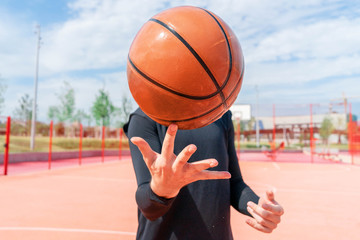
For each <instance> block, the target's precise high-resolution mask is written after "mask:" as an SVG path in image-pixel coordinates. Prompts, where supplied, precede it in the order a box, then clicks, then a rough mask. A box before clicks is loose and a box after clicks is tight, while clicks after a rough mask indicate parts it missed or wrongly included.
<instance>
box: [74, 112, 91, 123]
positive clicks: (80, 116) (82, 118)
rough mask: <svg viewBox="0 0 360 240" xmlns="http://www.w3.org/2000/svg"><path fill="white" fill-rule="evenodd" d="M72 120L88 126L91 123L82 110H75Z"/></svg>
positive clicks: (89, 117) (88, 116)
mask: <svg viewBox="0 0 360 240" xmlns="http://www.w3.org/2000/svg"><path fill="white" fill-rule="evenodd" d="M74 120H75V121H78V122H79V123H83V122H84V121H86V123H87V125H88V126H89V125H90V123H91V116H90V115H89V114H87V113H86V112H85V111H84V110H82V109H81V110H77V112H76V113H75V115H74Z"/></svg>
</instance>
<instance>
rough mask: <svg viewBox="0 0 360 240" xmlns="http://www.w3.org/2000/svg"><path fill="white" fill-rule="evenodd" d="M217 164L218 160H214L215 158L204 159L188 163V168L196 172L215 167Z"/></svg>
mask: <svg viewBox="0 0 360 240" xmlns="http://www.w3.org/2000/svg"><path fill="white" fill-rule="evenodd" d="M217 165H218V161H216V159H206V160H201V161H196V162H192V163H189V168H190V169H192V170H194V171H196V172H201V171H203V170H205V169H208V168H213V167H216V166H217Z"/></svg>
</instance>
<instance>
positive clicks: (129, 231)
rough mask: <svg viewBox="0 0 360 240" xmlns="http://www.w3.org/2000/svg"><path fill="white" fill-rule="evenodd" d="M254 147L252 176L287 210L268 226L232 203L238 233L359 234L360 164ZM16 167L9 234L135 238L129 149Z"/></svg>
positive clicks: (6, 190) (332, 239)
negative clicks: (273, 158) (262, 227)
mask: <svg viewBox="0 0 360 240" xmlns="http://www.w3.org/2000/svg"><path fill="white" fill-rule="evenodd" d="M247 155H248V154H247V153H244V154H242V155H241V156H240V157H241V159H242V160H243V161H241V162H240V167H241V170H242V172H243V175H244V178H245V180H246V182H247V183H248V184H249V185H250V186H251V187H252V188H253V189H254V190H255V191H256V192H257V193H258V194H262V193H264V192H265V190H266V189H268V188H274V189H275V190H276V194H275V197H276V199H277V200H278V201H279V202H280V203H281V204H282V205H283V207H284V209H285V214H284V216H283V218H282V222H281V223H280V225H279V227H278V228H277V229H276V230H275V231H274V232H273V233H272V234H264V233H260V232H257V231H256V230H254V229H252V228H251V227H249V226H248V225H247V224H246V223H245V219H246V217H244V216H242V215H241V214H239V213H237V212H236V211H232V229H233V233H234V239H236V240H240V239H247V240H262V239H264V240H265V239H266V240H268V239H269V240H275V239H276V240H285V239H286V240H288V239H292V240H297V239H299V240H300V239H301V240H303V239H306V240H322V239H324V240H357V239H359V236H360V217H359V214H360V204H359V200H360V181H359V180H360V167H359V166H353V165H348V164H324V163H323V164H319V163H314V164H311V163H304V162H302V163H300V162H295V163H294V162H292V163H290V162H286V161H285V160H284V161H279V162H270V161H265V160H264V161H255V159H253V160H251V159H252V157H253V156H252V154H249V155H248V156H247ZM283 156H285V155H283ZM247 157H248V158H247ZM258 157H259V158H261V156H260V154H258ZM279 157H280V155H279ZM287 157H291V155H290V156H287ZM294 157H295V156H294ZM246 159H248V160H247V161H246ZM42 164H44V163H42ZM45 166H46V165H45ZM53 166H55V165H53ZM28 167H29V166H28ZM10 169H12V171H10ZM15 169H16V168H14V166H11V167H10V168H9V171H10V175H9V176H0V192H1V197H0V212H1V217H0V239H1V240H10V239H11V240H13V239H26V240H27V239H29V240H32V239H37V240H42V239H44V240H52V239H56V240H57V239H62V240H63V239H66V240H72V239H80V240H95V239H101V240H112V239H125V240H127V239H135V232H136V227H137V207H136V203H135V197H134V194H135V190H136V182H135V176H134V173H133V169H132V165H131V161H130V159H129V157H123V159H122V160H121V161H119V160H115V159H114V158H113V159H111V160H109V159H108V158H105V162H104V163H101V159H100V158H98V159H97V160H96V159H94V161H93V162H92V163H91V164H90V163H89V164H83V165H82V166H77V165H74V164H72V165H64V164H62V165H61V167H60V166H59V167H57V168H55V167H54V168H53V169H52V170H51V171H48V170H46V167H45V169H41V170H40V171H39V169H38V170H36V169H35V168H28V169H27V171H21V170H19V169H20V167H19V168H18V170H15ZM29 170H31V171H29Z"/></svg>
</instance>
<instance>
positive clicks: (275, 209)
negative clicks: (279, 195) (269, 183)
mask: <svg viewBox="0 0 360 240" xmlns="http://www.w3.org/2000/svg"><path fill="white" fill-rule="evenodd" d="M247 205H248V207H247V210H248V212H249V213H250V214H251V215H252V216H253V217H254V218H253V219H252V218H249V219H247V220H246V223H247V224H249V225H250V226H251V227H253V228H255V229H256V230H259V231H261V232H265V233H271V232H272V231H273V230H274V229H275V228H276V227H277V225H278V224H279V223H280V218H281V216H282V215H283V214H284V209H283V208H282V207H281V205H280V204H279V203H278V202H276V201H275V196H274V192H273V191H271V190H268V191H266V195H265V196H264V197H261V198H260V199H259V203H258V205H256V204H255V203H253V202H248V204H247Z"/></svg>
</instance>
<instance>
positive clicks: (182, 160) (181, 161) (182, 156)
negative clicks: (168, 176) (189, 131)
mask: <svg viewBox="0 0 360 240" xmlns="http://www.w3.org/2000/svg"><path fill="white" fill-rule="evenodd" d="M195 151H196V146H195V145H194V144H190V145H189V146H187V147H185V148H184V149H183V150H182V151H181V152H180V153H179V155H178V156H177V157H176V159H175V163H174V167H175V169H178V168H182V167H183V166H184V165H185V164H186V163H187V162H188V161H189V159H190V157H191V156H192V155H193V154H194V152H195Z"/></svg>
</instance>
